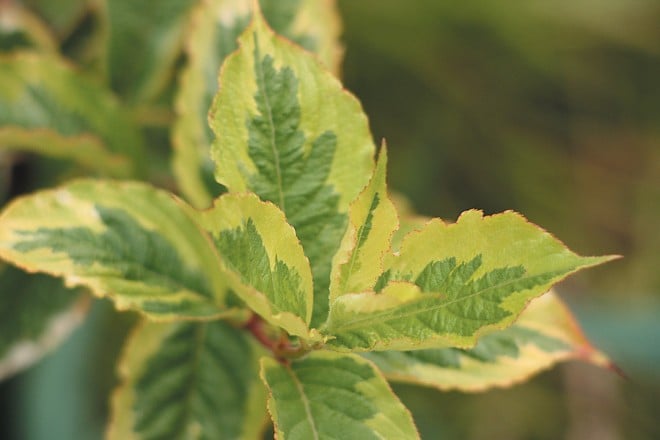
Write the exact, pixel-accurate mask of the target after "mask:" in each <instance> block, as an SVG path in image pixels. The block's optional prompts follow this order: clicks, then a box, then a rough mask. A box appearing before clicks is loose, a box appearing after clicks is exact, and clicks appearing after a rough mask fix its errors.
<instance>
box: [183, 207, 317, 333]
mask: <svg viewBox="0 0 660 440" xmlns="http://www.w3.org/2000/svg"><path fill="white" fill-rule="evenodd" d="M189 212H190V215H191V216H192V217H194V218H195V219H196V221H197V222H198V223H199V224H200V225H201V226H202V227H204V228H205V229H206V230H207V231H208V232H209V234H210V235H211V236H212V238H213V241H214V243H215V246H216V249H217V251H218V254H219V255H220V259H221V260H222V264H223V267H224V269H225V274H226V276H227V279H228V280H229V282H230V283H231V286H232V288H233V290H234V291H235V292H236V294H237V295H238V296H239V297H240V298H241V299H242V300H243V301H245V303H246V304H247V305H248V306H249V307H250V308H251V309H252V310H254V311H255V312H256V313H258V314H259V315H261V316H262V317H263V318H264V319H265V320H266V321H268V322H270V323H272V324H274V325H277V326H280V327H282V328H284V329H285V330H286V331H288V332H289V334H292V335H297V336H302V337H305V338H310V337H311V336H310V334H309V329H308V326H307V324H309V320H310V318H311V313H312V301H313V296H312V295H313V292H312V274H311V270H310V267H309V262H308V261H307V258H305V255H304V254H303V250H302V247H301V246H300V243H299V242H298V239H297V238H296V234H295V231H294V230H293V228H292V227H291V226H289V225H288V224H287V223H286V220H285V218H284V215H283V214H282V211H280V210H279V209H278V208H277V207H276V206H274V205H273V204H272V203H267V202H262V201H261V200H259V199H258V198H257V197H256V196H255V195H253V194H225V195H223V196H221V197H219V198H218V199H216V201H215V203H214V205H213V207H212V208H211V209H209V210H207V211H202V212H199V213H198V212H195V211H192V210H190V211H189Z"/></svg>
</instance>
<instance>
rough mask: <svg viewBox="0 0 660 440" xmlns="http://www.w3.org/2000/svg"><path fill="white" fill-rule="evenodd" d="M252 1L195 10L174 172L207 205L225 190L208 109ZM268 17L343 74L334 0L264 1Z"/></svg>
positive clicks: (209, 0)
mask: <svg viewBox="0 0 660 440" xmlns="http://www.w3.org/2000/svg"><path fill="white" fill-rule="evenodd" d="M251 4H252V0H206V1H203V2H200V3H199V5H198V6H197V7H196V8H195V11H194V12H193V16H192V20H191V26H190V31H189V32H188V33H187V35H186V37H185V38H186V39H185V51H186V55H187V64H186V66H185V68H184V70H183V72H182V73H181V77H180V81H179V88H178V93H177V98H176V111H177V119H176V123H175V124H174V129H173V133H172V136H173V142H174V146H175V155H174V162H173V167H174V172H175V174H176V176H177V180H178V182H179V185H180V187H181V191H182V192H183V194H184V195H185V196H186V198H188V199H189V200H190V202H191V203H192V204H193V205H194V206H196V207H198V208H205V207H207V206H209V205H210V204H211V200H212V199H213V197H214V196H217V195H219V194H220V192H222V191H223V187H222V186H221V185H220V184H218V183H217V182H216V181H215V178H214V176H213V168H214V167H213V163H212V162H211V160H210V157H209V153H210V148H211V143H212V142H213V133H212V132H211V130H210V129H209V127H208V124H207V113H208V110H209V108H210V106H211V102H212V100H213V96H214V95H215V94H216V92H217V91H218V71H219V69H220V66H221V65H222V62H223V61H224V59H225V58H226V57H227V56H228V55H229V54H230V53H231V52H233V51H234V50H236V49H237V48H238V43H237V38H238V36H239V35H240V34H241V33H242V32H243V31H244V30H245V28H246V27H247V25H248V23H249V21H250V16H251V13H250V6H251ZM261 5H262V8H263V11H264V16H265V17H266V20H267V21H268V23H269V24H270V25H271V26H272V27H273V28H274V30H275V32H277V33H278V34H280V35H283V36H285V37H286V38H288V39H290V40H292V41H294V42H296V43H298V44H301V45H302V46H303V47H305V48H306V49H308V50H311V51H313V52H315V53H317V54H318V55H319V57H320V59H321V61H322V62H323V63H324V64H325V65H327V66H328V67H329V68H330V69H331V70H332V71H333V72H335V73H336V72H338V70H339V62H340V58H341V48H340V46H339V44H338V37H339V19H338V16H337V12H336V7H335V5H334V1H321V2H319V1H317V0H261Z"/></svg>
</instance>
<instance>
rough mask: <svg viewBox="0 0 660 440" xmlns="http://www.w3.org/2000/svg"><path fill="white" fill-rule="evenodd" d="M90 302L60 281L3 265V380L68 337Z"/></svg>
mask: <svg viewBox="0 0 660 440" xmlns="http://www.w3.org/2000/svg"><path fill="white" fill-rule="evenodd" d="M88 304H89V298H88V297H87V295H83V294H82V292H81V291H80V290H70V289H66V288H65V287H64V286H63V285H62V282H61V281H60V280H57V279H55V278H52V277H49V276H46V275H29V274H26V273H25V272H23V271H21V270H19V269H16V268H13V267H11V266H6V265H2V266H0V380H2V379H3V378H5V377H7V376H9V375H11V374H13V373H15V372H16V371H18V370H21V369H23V368H25V367H28V366H30V365H31V364H32V363H34V362H35V361H37V360H38V359H40V358H41V357H42V356H43V355H44V354H45V353H47V352H48V351H50V350H52V349H53V348H55V347H56V346H57V345H59V344H60V342H62V341H63V340H65V339H66V337H67V336H68V335H69V333H70V332H71V331H72V330H73V329H75V328H76V327H77V325H78V324H80V322H81V321H82V319H83V317H84V316H85V314H86V311H87V305H88Z"/></svg>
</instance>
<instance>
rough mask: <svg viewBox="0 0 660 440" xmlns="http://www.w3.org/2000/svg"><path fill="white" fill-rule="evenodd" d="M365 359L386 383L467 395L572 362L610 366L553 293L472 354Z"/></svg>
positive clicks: (443, 351) (393, 354)
mask: <svg viewBox="0 0 660 440" xmlns="http://www.w3.org/2000/svg"><path fill="white" fill-rule="evenodd" d="M364 356H366V357H367V358H368V359H371V360H372V361H373V362H375V363H376V365H378V367H379V368H380V369H381V371H383V373H384V374H385V376H386V377H387V378H388V379H389V380H394V381H400V382H408V383H413V384H420V385H426V386H430V387H434V388H438V389H440V390H443V391H446V390H459V391H468V392H476V391H483V390H486V389H488V388H492V387H506V386H510V385H513V384H516V383H519V382H522V381H524V380H527V379H529V378H530V377H531V376H533V375H534V374H537V373H539V372H540V371H543V370H545V369H546V368H550V367H551V366H552V365H554V364H556V363H558V362H562V361H566V360H570V359H578V360H583V361H586V362H591V363H593V364H595V365H600V366H607V365H608V364H609V361H608V360H607V358H606V357H605V356H604V355H603V354H602V353H600V352H599V351H598V350H596V349H594V348H593V347H592V346H591V344H590V343H589V341H588V340H587V339H586V338H585V337H584V335H583V333H582V332H581V330H580V327H579V326H578V324H577V322H576V321H575V318H574V317H573V316H572V314H571V312H570V311H569V310H568V308H567V307H566V306H565V305H564V304H563V302H562V301H561V300H560V299H559V298H558V297H557V295H556V294H554V293H553V292H548V293H546V294H545V295H543V296H541V297H540V298H537V299H535V300H533V301H532V302H531V303H530V304H529V306H528V307H527V309H525V311H524V312H522V314H521V315H520V318H518V320H517V321H516V323H515V324H514V325H512V326H511V327H509V328H507V329H505V330H502V331H499V332H495V333H491V334H488V335H486V336H483V337H482V338H480V339H479V341H478V342H477V345H476V346H475V347H474V348H471V349H468V350H461V349H458V348H439V349H427V350H416V351H383V352H372V353H365V354H364Z"/></svg>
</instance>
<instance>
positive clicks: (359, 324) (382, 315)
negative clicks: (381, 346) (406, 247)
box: [334, 271, 561, 333]
mask: <svg viewBox="0 0 660 440" xmlns="http://www.w3.org/2000/svg"><path fill="white" fill-rule="evenodd" d="M557 272H561V271H557ZM550 273H552V272H546V273H541V274H536V275H529V276H527V277H520V278H516V279H515V280H511V281H508V282H506V283H502V284H496V285H494V286H489V287H486V288H485V289H481V290H478V291H476V292H474V293H471V294H469V295H465V296H461V297H460V298H456V299H453V300H451V301H447V302H443V303H442V304H435V305H432V306H429V307H425V308H423V309H420V310H414V311H410V312H405V313H402V314H398V315H395V316H387V315H388V314H391V313H392V311H393V309H387V310H384V311H381V312H376V313H374V314H373V315H369V316H367V317H364V318H360V319H355V320H353V321H351V322H349V323H347V324H346V325H342V326H341V327H337V328H335V329H334V330H335V331H336V332H337V333H339V332H345V331H350V330H355V329H359V328H363V327H372V324H369V323H370V322H372V321H374V320H377V321H378V322H383V321H385V322H387V321H393V320H395V319H405V318H408V317H411V316H415V315H421V314H424V313H427V312H433V311H435V310H440V309H442V308H444V307H447V306H449V305H452V304H455V303H458V302H461V301H466V300H468V299H470V298H473V297H475V296H478V295H482V294H484V293H485V292H487V291H488V290H491V289H495V288H499V287H506V286H508V285H511V284H513V283H516V282H520V281H526V280H531V279H532V278H535V277H539V276H542V275H545V274H550ZM440 295H442V294H441V293H438V294H423V296H422V297H421V298H420V300H424V299H428V298H430V297H438V298H440ZM408 304H411V303H408ZM365 323H366V324H365Z"/></svg>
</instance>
